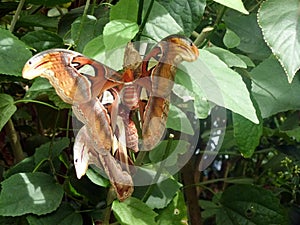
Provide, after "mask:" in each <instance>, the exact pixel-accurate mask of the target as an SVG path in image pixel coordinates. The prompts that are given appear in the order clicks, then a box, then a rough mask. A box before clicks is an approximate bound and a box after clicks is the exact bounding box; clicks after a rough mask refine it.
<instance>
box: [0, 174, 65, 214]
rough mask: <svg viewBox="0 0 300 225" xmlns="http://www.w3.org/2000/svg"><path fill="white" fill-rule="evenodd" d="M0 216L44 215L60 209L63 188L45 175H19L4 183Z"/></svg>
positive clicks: (0, 196)
mask: <svg viewBox="0 0 300 225" xmlns="http://www.w3.org/2000/svg"><path fill="white" fill-rule="evenodd" d="M1 184H2V190H1V194H0V215H2V216H20V215H24V214H27V213H33V214H36V215H43V214H46V213H50V212H53V211H54V210H56V209H57V208H58V206H59V205H60V202H61V200H62V197H63V193H64V191H63V188H62V187H61V186H60V185H58V184H57V183H55V180H54V179H53V177H52V176H50V175H48V174H45V173H40V172H36V173H19V174H15V175H13V176H11V177H9V178H8V179H6V180H4V181H3V182H2V183H1Z"/></svg>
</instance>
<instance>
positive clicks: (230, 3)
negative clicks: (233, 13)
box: [214, 0, 249, 14]
mask: <svg viewBox="0 0 300 225" xmlns="http://www.w3.org/2000/svg"><path fill="white" fill-rule="evenodd" d="M214 1H215V2H218V3H220V4H222V5H224V6H227V7H229V8H232V9H235V10H237V11H239V12H241V13H244V14H249V12H248V11H247V10H246V9H245V7H244V4H243V2H242V0H214Z"/></svg>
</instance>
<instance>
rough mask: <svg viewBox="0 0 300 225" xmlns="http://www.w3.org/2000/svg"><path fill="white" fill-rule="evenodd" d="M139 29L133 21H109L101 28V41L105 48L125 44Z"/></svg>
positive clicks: (108, 48)
mask: <svg viewBox="0 0 300 225" xmlns="http://www.w3.org/2000/svg"><path fill="white" fill-rule="evenodd" d="M138 31H139V27H138V25H137V24H136V23H135V22H131V21H128V20H113V21H110V22H109V23H108V24H106V26H105V27H104V30H103V41H104V45H105V48H106V50H110V49H113V48H117V47H119V46H122V45H125V44H127V42H129V41H130V40H131V39H133V38H134V36H135V35H136V34H137V32H138Z"/></svg>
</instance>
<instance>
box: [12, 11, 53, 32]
mask: <svg viewBox="0 0 300 225" xmlns="http://www.w3.org/2000/svg"><path fill="white" fill-rule="evenodd" d="M17 25H18V26H22V27H33V26H34V27H44V28H51V29H56V28H57V26H58V18H57V17H48V16H46V15H44V14H41V13H35V14H33V15H28V14H26V15H23V14H21V17H20V19H19V20H18V22H17Z"/></svg>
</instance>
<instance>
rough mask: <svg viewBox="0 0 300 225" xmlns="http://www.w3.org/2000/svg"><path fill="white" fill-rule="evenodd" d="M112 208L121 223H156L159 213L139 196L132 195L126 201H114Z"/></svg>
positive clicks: (139, 224)
mask: <svg viewBox="0 0 300 225" xmlns="http://www.w3.org/2000/svg"><path fill="white" fill-rule="evenodd" d="M112 210H113V212H114V215H115V217H116V218H117V220H118V222H119V223H120V224H121V225H156V223H155V217H156V216H157V213H155V212H154V211H152V209H151V208H149V207H148V206H147V205H146V204H145V203H143V202H142V201H141V200H139V199H137V198H133V197H130V198H128V199H126V200H125V201H124V202H119V201H114V202H113V204H112Z"/></svg>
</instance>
